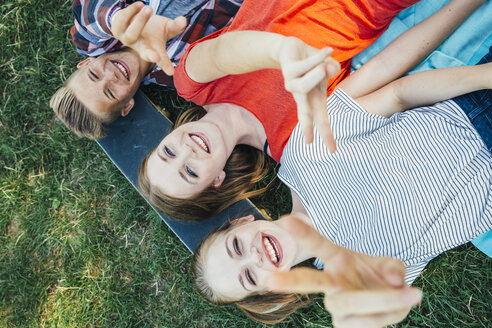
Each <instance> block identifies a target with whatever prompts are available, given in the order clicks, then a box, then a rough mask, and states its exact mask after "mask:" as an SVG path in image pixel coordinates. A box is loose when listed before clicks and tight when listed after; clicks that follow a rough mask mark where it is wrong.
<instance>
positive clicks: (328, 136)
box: [185, 31, 340, 152]
mask: <svg viewBox="0 0 492 328" xmlns="http://www.w3.org/2000/svg"><path fill="white" fill-rule="evenodd" d="M330 54H331V49H330V48H324V49H316V48H313V47H311V46H309V45H307V44H305V43H304V42H302V41H301V40H299V39H297V38H294V37H286V36H283V35H280V34H275V33H269V32H259V31H237V32H229V33H224V34H222V35H221V36H219V37H217V38H215V39H210V40H206V41H203V42H202V43H200V44H198V45H196V46H195V47H194V48H193V49H192V50H191V51H190V53H189V54H188V57H187V59H186V63H185V70H186V73H187V74H188V76H189V77H190V78H191V79H192V80H194V81H196V82H200V83H205V82H210V81H213V80H216V79H219V78H221V77H223V76H226V75H230V74H243V73H248V72H252V71H256V70H260V69H265V68H273V69H281V70H282V74H283V76H284V83H285V89H286V90H287V91H289V92H291V93H292V95H293V97H294V99H295V101H296V104H297V116H298V118H299V123H300V125H301V128H302V132H303V134H304V136H305V140H306V142H307V143H311V142H312V140H313V125H314V124H316V127H317V128H318V132H319V133H320V135H321V136H322V138H323V140H324V142H325V144H326V145H327V146H328V148H329V149H330V150H331V151H332V152H334V151H335V140H334V138H333V135H332V132H331V129H330V124H329V122H328V115H327V113H326V109H325V107H326V81H327V79H328V78H330V77H332V76H334V75H336V74H337V73H338V72H339V70H340V65H339V63H338V62H336V61H335V60H333V59H332V58H331V57H330Z"/></svg>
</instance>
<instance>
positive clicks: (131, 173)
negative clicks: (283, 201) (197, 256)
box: [97, 91, 264, 252]
mask: <svg viewBox="0 0 492 328" xmlns="http://www.w3.org/2000/svg"><path fill="white" fill-rule="evenodd" d="M171 126H172V123H171V121H169V119H168V118H167V117H166V116H164V115H163V114H162V113H160V112H159V110H158V109H157V108H156V107H155V106H154V105H153V104H152V103H151V102H150V101H149V100H148V99H147V98H146V97H145V96H144V94H143V93H142V92H141V91H138V92H137V93H136V94H135V106H134V108H133V109H132V110H131V111H130V113H129V114H128V115H127V116H126V117H120V118H119V119H118V120H116V121H115V122H114V123H112V124H111V125H109V126H108V129H107V136H106V137H105V138H103V139H100V140H98V141H97V143H98V144H99V146H101V148H102V149H103V150H104V151H105V152H106V154H107V155H108V156H109V158H110V159H111V160H112V161H113V163H114V164H115V165H116V167H118V169H119V170H120V171H121V172H122V173H123V174H124V175H125V177H126V178H127V179H128V181H130V183H131V184H132V185H133V187H135V189H137V190H138V188H137V175H138V168H139V166H140V163H141V162H142V160H143V159H144V158H145V156H147V154H148V153H149V152H150V151H151V150H152V149H154V148H155V147H156V146H157V145H158V144H159V142H160V141H161V140H162V138H163V137H164V136H165V135H166V134H167V133H168V131H169V129H170V128H171ZM156 212H157V213H158V214H159V216H160V217H161V218H162V219H163V220H164V222H166V224H167V225H168V226H169V228H171V230H172V231H173V232H174V233H175V234H176V235H177V236H178V237H179V239H181V241H182V242H183V243H184V244H185V245H186V247H187V248H188V249H189V250H190V251H191V252H193V250H194V249H195V248H196V247H197V246H198V244H199V243H200V241H201V240H202V238H203V237H205V236H206V235H208V233H209V232H210V231H211V230H213V229H214V228H217V227H219V226H221V225H222V224H223V223H225V222H227V221H229V220H232V219H235V218H238V217H241V216H245V215H249V214H253V215H254V216H255V218H256V219H264V217H263V215H262V214H261V213H260V212H259V211H258V209H257V208H256V207H255V206H254V205H253V203H251V202H250V201H249V200H247V199H244V200H241V201H239V202H237V203H236V204H234V205H232V206H230V207H228V208H227V209H225V210H224V211H222V212H221V213H220V214H218V215H216V216H214V217H212V218H210V219H207V220H205V221H201V222H181V221H176V220H174V219H173V218H170V217H168V216H166V215H164V214H162V213H161V212H159V211H156Z"/></svg>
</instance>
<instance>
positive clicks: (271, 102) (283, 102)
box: [139, 0, 476, 220]
mask: <svg viewBox="0 0 492 328" xmlns="http://www.w3.org/2000/svg"><path fill="white" fill-rule="evenodd" d="M415 2H416V1H415V0H393V1H385V2H384V4H382V2H381V1H378V0H357V1H345V0H336V1H333V0H330V1H328V0H323V1H316V2H313V1H305V0H298V1H293V0H282V1H277V2H275V3H273V2H271V1H267V0H246V1H244V2H243V4H242V6H241V9H240V10H239V12H238V14H237V15H236V17H235V19H234V21H233V22H232V24H231V25H230V26H229V27H227V28H225V29H223V30H221V31H218V32H217V33H214V34H213V35H211V36H209V37H207V38H204V39H202V40H200V41H198V42H197V43H195V44H193V45H192V46H191V47H190V48H189V49H188V52H187V53H186V54H185V55H184V56H183V58H182V60H181V62H180V64H179V65H178V66H177V71H176V74H175V77H174V81H175V85H176V88H177V90H178V93H179V94H180V95H181V96H183V97H184V98H185V99H187V100H190V101H193V102H194V103H196V104H197V105H200V106H203V108H204V109H205V111H206V113H207V115H205V116H204V117H203V118H202V119H200V120H199V121H197V122H193V123H190V124H189V125H186V127H185V126H182V127H180V128H179V129H176V130H175V131H173V132H171V133H170V134H169V135H168V136H167V137H166V138H165V139H163V141H162V142H161V144H160V145H159V146H158V147H157V148H156V150H155V151H153V152H152V153H151V154H149V156H148V157H147V158H146V160H145V161H144V163H143V164H142V165H141V169H140V173H139V186H140V190H141V192H142V194H143V195H144V196H146V197H147V198H148V199H149V201H150V202H151V203H152V204H153V205H154V207H155V208H156V209H158V210H159V211H161V212H163V213H165V214H166V215H168V216H170V217H172V218H175V219H181V220H190V219H194V220H199V219H204V218H207V217H210V216H212V215H214V214H216V213H218V212H220V211H221V210H223V209H224V208H226V207H228V206H230V205H231V204H232V203H234V202H236V201H238V200H240V199H242V198H246V197H250V196H252V195H254V194H255V193H254V192H253V193H251V192H250V190H251V188H252V186H253V185H254V183H255V182H257V181H258V180H259V179H261V178H262V176H263V175H262V174H263V173H264V172H265V169H264V166H265V164H264V160H263V152H262V151H264V152H265V153H267V154H268V155H270V156H271V157H272V158H273V159H274V160H276V161H277V162H278V161H279V160H280V157H281V155H282V150H283V147H284V146H285V144H286V142H287V140H288V138H289V136H290V134H291V132H292V130H293V129H294V127H295V125H296V124H297V122H298V117H299V121H300V122H301V125H302V126H303V128H304V129H305V133H306V138H307V141H309V140H310V139H312V124H313V121H314V122H316V124H317V127H318V130H319V131H320V132H321V134H322V135H323V138H325V140H326V142H327V144H328V145H329V146H330V149H331V150H334V148H335V143H334V141H333V138H332V136H331V132H330V127H329V124H328V119H327V117H326V111H324V105H323V104H324V103H325V101H326V94H327V93H330V92H331V91H332V89H333V88H334V87H335V86H336V85H337V84H338V83H339V82H340V81H341V80H343V78H345V77H346V76H347V75H348V73H349V70H350V60H351V58H352V57H353V56H354V55H356V54H357V53H359V52H360V51H362V50H363V49H365V48H366V47H367V46H369V45H370V44H371V43H372V42H373V41H374V40H375V39H376V38H377V37H378V36H379V35H381V33H382V32H383V31H384V30H385V29H386V27H387V26H388V24H389V23H390V22H391V20H392V18H393V17H395V16H396V15H397V14H398V13H399V12H400V11H401V10H402V9H404V8H405V7H407V6H409V5H411V4H412V3H415ZM475 4H476V3H474V5H475ZM470 6H471V5H470ZM258 7H260V8H263V11H262V14H261V15H259V14H258V10H257V8H258ZM439 29H440V30H441V31H442V34H446V35H447V33H449V32H450V30H449V28H448V26H445V28H444V29H441V26H439ZM252 30H255V31H256V32H253V31H252ZM259 31H269V32H277V33H280V34H282V35H285V36H296V37H299V38H300V39H301V40H302V41H304V42H305V43H307V44H308V45H309V47H306V46H305V43H302V45H301V43H299V44H297V43H296V42H298V41H299V39H295V38H292V39H289V40H287V38H285V37H284V38H282V37H281V36H279V35H278V34H268V33H261V32H259ZM232 32H234V33H232ZM286 40H287V41H286ZM295 40H297V41H295ZM284 41H285V42H284ZM282 42H283V43H282ZM328 46H329V47H331V49H332V53H331V56H332V57H333V58H334V59H336V60H337V61H339V62H341V65H339V64H338V63H337V62H336V61H334V60H333V59H330V57H329V50H328V49H327V48H326V47H328ZM435 46H437V44H436V45H435ZM281 47H286V49H283V50H285V51H283V52H282V53H283V54H284V55H282V57H279V56H278V55H279V54H281V53H279V52H278V51H279V49H280V48H281ZM287 47H290V48H289V49H287ZM319 49H323V50H321V52H320V50H319ZM425 49H427V47H425ZM428 49H433V48H432V47H429V48H428ZM289 51H290V52H289ZM285 54H289V55H285ZM314 54H316V55H314ZM311 55H313V56H314V57H313V58H314V59H315V60H320V58H321V59H322V60H326V61H327V62H328V64H326V65H325V66H323V65H322V64H320V63H318V64H319V65H318V64H317V66H318V67H317V68H316V69H314V70H313V71H312V72H310V73H309V75H307V76H305V77H304V78H305V79H315V78H316V77H319V76H320V75H322V76H323V77H326V76H327V75H328V77H330V79H329V81H328V82H327V83H326V84H325V85H324V86H323V87H319V88H317V89H315V90H314V91H313V92H311V93H309V94H307V93H305V92H303V90H295V86H296V84H298V80H297V79H296V68H295V66H296V64H295V63H294V61H296V60H299V61H300V60H301V59H305V58H307V57H309V56H311ZM306 60H307V59H306ZM289 64H292V68H291V69H290V70H291V71H290V72H289V71H288V70H289ZM315 66H316V65H315ZM340 66H341V68H340ZM279 68H282V70H283V71H284V73H285V74H287V75H288V74H290V76H285V80H284V77H283V76H282V72H281V70H280V69H279ZM403 72H405V69H403V70H402V73H403ZM284 85H285V86H287V87H288V89H289V91H290V92H289V91H287V90H286V89H285V87H284ZM296 102H297V104H296ZM311 107H313V108H315V110H311ZM298 115H299V116H298ZM204 129H207V130H204ZM210 129H211V130H210ZM184 131H188V132H187V133H184ZM208 133H210V134H214V136H212V135H207V134H208ZM185 136H186V138H185ZM215 136H217V138H218V139H217V142H218V143H217V144H214V143H215V141H213V140H212V138H215ZM190 145H195V146H194V147H190ZM237 145H241V146H239V147H236V146H237ZM247 146H250V147H247ZM197 147H200V149H202V150H201V151H197V150H198V148H197ZM210 166H213V168H211V167H210Z"/></svg>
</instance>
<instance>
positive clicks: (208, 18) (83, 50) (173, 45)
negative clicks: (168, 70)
mask: <svg viewBox="0 0 492 328" xmlns="http://www.w3.org/2000/svg"><path fill="white" fill-rule="evenodd" d="M166 1H167V2H169V0H153V1H152V0H151V1H150V6H151V7H152V9H153V10H154V13H157V14H158V15H163V14H166V15H167V16H166V17H176V16H178V15H179V14H178V15H176V14H175V15H170V14H169V13H166V10H165V9H167V7H168V6H167V5H162V3H164V2H166ZM171 1H173V0H171ZM202 1H203V0H189V1H188V3H189V4H191V5H194V4H195V3H199V4H198V6H195V7H194V8H192V9H191V10H190V11H189V12H188V13H187V14H186V15H184V16H185V17H186V19H187V20H188V26H187V27H186V29H185V31H184V32H183V33H181V34H180V35H178V36H176V37H175V38H174V39H172V40H170V41H168V43H167V45H166V48H167V53H168V55H169V58H170V59H171V61H172V62H173V64H174V65H175V66H176V65H177V64H178V62H179V60H180V58H181V56H182V55H183V54H184V53H185V51H186V49H187V48H188V46H189V45H190V44H191V43H193V42H195V41H197V40H199V39H201V38H202V37H204V36H207V35H209V34H211V33H213V32H215V31H217V30H220V29H221V28H223V27H225V26H227V25H229V24H230V23H231V22H232V19H233V18H234V16H235V15H236V13H237V11H238V10H239V7H240V6H241V4H242V2H243V0H208V1H205V2H202ZM160 7H164V8H160ZM117 10H118V1H117V0H74V1H73V4H72V11H73V15H74V23H75V24H74V26H73V27H72V29H71V31H70V33H71V34H72V39H73V42H74V43H75V46H76V47H77V52H78V53H80V54H81V55H84V56H99V55H102V54H104V53H107V52H111V51H115V50H118V49H121V48H122V47H124V46H123V45H122V44H121V43H120V42H119V41H118V40H117V39H115V38H114V37H113V35H112V34H111V30H110V26H109V21H110V18H111V15H113V14H114V13H115V12H116V11H117ZM163 16H164V15H163ZM143 83H144V84H149V83H156V84H159V85H168V86H172V85H173V82H172V77H170V76H167V75H166V74H165V73H164V72H162V71H161V69H160V68H159V67H158V66H155V67H154V69H153V70H152V72H150V73H149V74H148V75H147V76H146V77H145V78H144V80H143Z"/></svg>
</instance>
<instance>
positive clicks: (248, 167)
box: [138, 107, 269, 221]
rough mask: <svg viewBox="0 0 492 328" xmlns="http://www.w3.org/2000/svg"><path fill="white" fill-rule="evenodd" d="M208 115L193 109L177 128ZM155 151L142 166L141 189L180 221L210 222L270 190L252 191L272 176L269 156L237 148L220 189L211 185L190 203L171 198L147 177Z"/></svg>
mask: <svg viewBox="0 0 492 328" xmlns="http://www.w3.org/2000/svg"><path fill="white" fill-rule="evenodd" d="M205 114H206V111H205V109H203V108H202V107H192V108H190V109H188V110H187V111H185V112H184V113H183V114H182V115H181V116H180V117H179V118H178V120H177V121H176V125H175V127H178V126H180V125H182V124H184V123H187V122H191V121H195V120H198V119H200V118H201V117H203V116H204V115H205ZM154 151H155V150H153V151H152V152H150V153H149V154H148V155H147V157H146V158H145V159H144V160H143V162H142V164H140V168H139V170H138V187H139V189H140V192H141V193H142V194H143V195H144V196H145V197H146V198H147V199H148V200H149V201H150V203H151V204H152V205H153V206H154V207H155V208H156V209H157V210H158V211H160V212H162V213H164V214H166V215H168V216H170V217H172V218H173V219H176V220H181V221H200V220H203V219H206V218H209V217H211V216H213V215H215V214H217V213H219V212H221V211H222V210H224V209H225V208H227V207H228V206H230V205H232V204H234V203H235V202H237V201H239V200H241V199H244V198H249V197H253V196H256V195H259V194H261V193H263V192H265V191H266V190H267V189H268V187H269V186H266V187H263V188H260V189H257V190H251V189H252V188H253V186H254V185H255V184H256V183H257V182H259V181H260V180H262V179H263V178H264V177H265V176H266V174H267V173H268V159H267V156H266V155H265V154H264V153H263V152H262V151H260V150H258V149H256V148H254V147H250V146H246V145H237V146H236V147H235V148H234V150H233V152H232V154H231V156H230V157H229V158H228V160H227V162H226V164H225V166H224V171H225V173H226V176H225V179H224V181H223V182H222V185H221V186H220V187H217V188H216V187H214V186H213V185H210V186H209V187H207V188H206V189H204V190H203V191H201V192H199V193H197V194H196V195H194V196H192V197H191V198H188V199H179V198H174V197H170V196H168V195H165V194H164V193H162V192H161V191H160V190H159V188H157V187H154V186H152V184H151V183H150V180H149V178H148V177H147V162H148V159H149V157H150V155H151V154H152V153H153V152H154Z"/></svg>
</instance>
